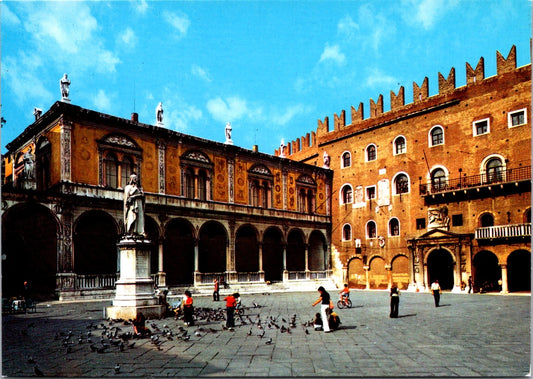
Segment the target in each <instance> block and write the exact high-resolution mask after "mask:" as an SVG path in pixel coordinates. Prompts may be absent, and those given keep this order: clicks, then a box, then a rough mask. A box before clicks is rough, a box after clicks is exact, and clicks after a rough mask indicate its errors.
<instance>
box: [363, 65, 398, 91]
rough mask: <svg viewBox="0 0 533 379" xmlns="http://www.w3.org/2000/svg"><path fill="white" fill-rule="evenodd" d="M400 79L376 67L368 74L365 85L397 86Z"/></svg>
mask: <svg viewBox="0 0 533 379" xmlns="http://www.w3.org/2000/svg"><path fill="white" fill-rule="evenodd" d="M398 82H399V80H398V79H397V78H395V77H393V76H390V75H387V74H385V73H384V72H383V71H381V70H380V69H377V68H374V69H372V70H371V71H370V72H369V74H368V75H367V76H366V81H365V85H366V86H368V87H370V88H375V87H384V86H388V87H390V86H395V85H396V84H398Z"/></svg>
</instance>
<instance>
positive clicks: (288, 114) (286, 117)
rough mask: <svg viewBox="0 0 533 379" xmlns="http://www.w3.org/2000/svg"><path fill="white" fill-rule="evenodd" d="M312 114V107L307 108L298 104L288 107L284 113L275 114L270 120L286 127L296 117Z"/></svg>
mask: <svg viewBox="0 0 533 379" xmlns="http://www.w3.org/2000/svg"><path fill="white" fill-rule="evenodd" d="M310 112H312V108H311V107H306V106H305V105H302V104H297V105H293V106H289V107H287V108H286V109H285V110H284V111H283V112H280V113H277V112H273V113H274V114H273V115H272V116H271V117H270V118H269V119H270V120H272V122H273V123H274V124H277V125H281V126H285V125H287V124H288V123H290V122H291V121H292V120H293V119H294V118H295V117H296V116H298V115H301V114H307V113H310Z"/></svg>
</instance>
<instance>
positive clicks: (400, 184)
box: [394, 174, 409, 195]
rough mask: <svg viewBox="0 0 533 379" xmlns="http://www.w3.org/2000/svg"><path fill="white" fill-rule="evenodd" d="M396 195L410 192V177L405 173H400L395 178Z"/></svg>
mask: <svg viewBox="0 0 533 379" xmlns="http://www.w3.org/2000/svg"><path fill="white" fill-rule="evenodd" d="M394 189H395V195H399V194H401V193H408V192H409V178H408V177H407V175H405V174H398V175H396V177H395V178H394Z"/></svg>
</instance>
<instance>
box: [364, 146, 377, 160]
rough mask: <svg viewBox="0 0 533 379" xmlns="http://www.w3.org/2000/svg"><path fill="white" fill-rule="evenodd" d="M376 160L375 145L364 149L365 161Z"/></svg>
mask: <svg viewBox="0 0 533 379" xmlns="http://www.w3.org/2000/svg"><path fill="white" fill-rule="evenodd" d="M376 159H377V150H376V145H368V147H367V148H366V161H367V162H370V161H375V160H376Z"/></svg>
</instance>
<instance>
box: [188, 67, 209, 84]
mask: <svg viewBox="0 0 533 379" xmlns="http://www.w3.org/2000/svg"><path fill="white" fill-rule="evenodd" d="M191 72H192V74H193V75H194V76H197V77H199V78H200V79H202V80H205V81H206V82H208V83H210V82H211V81H212V79H211V76H210V75H209V72H207V71H206V70H205V69H203V68H202V67H200V66H197V65H193V66H192V67H191Z"/></svg>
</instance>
